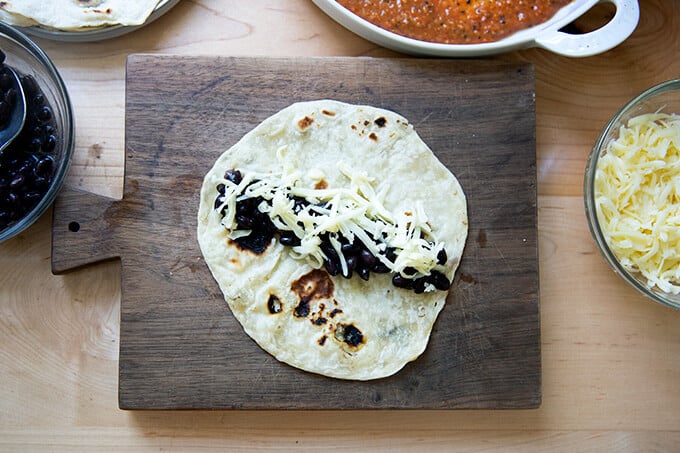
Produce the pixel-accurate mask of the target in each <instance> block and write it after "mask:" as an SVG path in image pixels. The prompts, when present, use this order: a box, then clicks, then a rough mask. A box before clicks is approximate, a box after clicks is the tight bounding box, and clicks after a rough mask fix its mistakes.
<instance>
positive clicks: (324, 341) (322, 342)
mask: <svg viewBox="0 0 680 453" xmlns="http://www.w3.org/2000/svg"><path fill="white" fill-rule="evenodd" d="M326 338H328V337H326V335H324V336H322V337H321V338H319V339H318V340H317V341H316V342H317V343H318V344H319V346H323V345H325V344H326Z"/></svg>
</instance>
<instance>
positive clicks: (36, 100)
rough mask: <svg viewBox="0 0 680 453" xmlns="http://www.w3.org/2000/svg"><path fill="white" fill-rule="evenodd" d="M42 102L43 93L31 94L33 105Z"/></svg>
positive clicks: (43, 98)
mask: <svg viewBox="0 0 680 453" xmlns="http://www.w3.org/2000/svg"><path fill="white" fill-rule="evenodd" d="M44 103H45V95H43V94H42V93H38V94H36V95H35V96H33V105H35V106H40V105H43V104H44ZM50 113H51V112H50Z"/></svg>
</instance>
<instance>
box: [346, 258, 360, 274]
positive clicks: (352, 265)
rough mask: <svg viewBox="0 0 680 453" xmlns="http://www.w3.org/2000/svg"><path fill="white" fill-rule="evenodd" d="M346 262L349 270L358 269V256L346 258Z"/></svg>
mask: <svg viewBox="0 0 680 453" xmlns="http://www.w3.org/2000/svg"><path fill="white" fill-rule="evenodd" d="M345 261H346V262H347V268H348V269H349V270H352V271H353V270H354V269H356V268H357V261H358V260H357V257H356V255H349V256H345Z"/></svg>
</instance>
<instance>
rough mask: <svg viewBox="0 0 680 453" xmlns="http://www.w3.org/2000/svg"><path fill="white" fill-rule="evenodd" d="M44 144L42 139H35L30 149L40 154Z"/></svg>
mask: <svg viewBox="0 0 680 453" xmlns="http://www.w3.org/2000/svg"><path fill="white" fill-rule="evenodd" d="M42 145H43V142H42V140H40V138H38V137H35V138H33V139H32V140H31V143H30V144H29V149H30V151H31V152H34V153H37V152H40V150H41V149H42Z"/></svg>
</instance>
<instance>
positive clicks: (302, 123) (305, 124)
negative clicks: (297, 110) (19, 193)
mask: <svg viewBox="0 0 680 453" xmlns="http://www.w3.org/2000/svg"><path fill="white" fill-rule="evenodd" d="M313 123H314V119H313V118H310V117H308V116H305V117H304V118H302V119H301V120H300V121H298V127H299V128H300V130H303V131H304V130H305V129H307V128H308V127H309V126H311V125H312V124H313Z"/></svg>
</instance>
